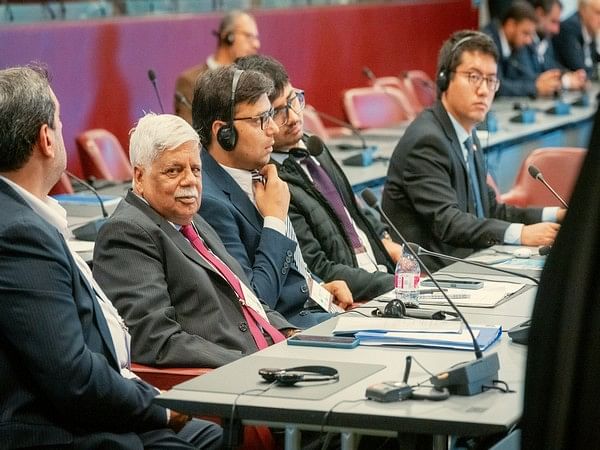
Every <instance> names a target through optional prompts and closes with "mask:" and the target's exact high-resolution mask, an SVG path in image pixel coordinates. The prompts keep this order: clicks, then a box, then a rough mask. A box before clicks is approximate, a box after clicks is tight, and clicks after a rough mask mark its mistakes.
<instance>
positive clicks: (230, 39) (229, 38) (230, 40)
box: [223, 32, 235, 46]
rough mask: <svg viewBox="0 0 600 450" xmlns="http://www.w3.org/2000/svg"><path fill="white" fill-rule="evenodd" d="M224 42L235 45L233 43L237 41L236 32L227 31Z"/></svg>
mask: <svg viewBox="0 0 600 450" xmlns="http://www.w3.org/2000/svg"><path fill="white" fill-rule="evenodd" d="M223 42H224V43H225V44H227V45H229V46H231V45H233V43H234V42H235V34H234V33H231V32H229V33H227V34H226V35H225V36H224V37H223Z"/></svg>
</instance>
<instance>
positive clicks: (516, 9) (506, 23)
mask: <svg viewBox="0 0 600 450" xmlns="http://www.w3.org/2000/svg"><path fill="white" fill-rule="evenodd" d="M536 23H537V17H536V15H535V10H534V9H533V7H532V6H531V5H530V4H529V3H527V2H526V1H524V0H517V1H515V2H513V3H512V4H511V5H510V7H509V8H508V9H507V10H506V12H505V14H504V17H503V18H502V21H501V22H491V23H490V24H488V25H487V26H486V27H485V28H484V30H483V31H484V32H485V33H486V34H488V35H489V36H491V38H492V39H493V40H494V44H495V45H496V48H497V49H498V53H499V59H498V79H499V80H500V89H499V90H498V95H499V96H530V97H537V96H548V95H553V94H554V93H555V92H558V91H559V90H560V88H561V81H560V70H559V69H557V68H551V69H548V70H545V71H538V70H536V69H535V68H534V67H533V66H531V64H528V62H527V56H526V52H527V46H529V45H531V44H532V43H533V39H534V35H535V29H536Z"/></svg>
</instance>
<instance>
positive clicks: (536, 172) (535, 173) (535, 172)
mask: <svg viewBox="0 0 600 450" xmlns="http://www.w3.org/2000/svg"><path fill="white" fill-rule="evenodd" d="M527 171H528V172H529V175H531V176H532V178H534V179H536V180H538V181H541V182H542V184H543V185H544V186H546V188H547V189H548V190H549V191H550V192H551V193H552V195H554V197H555V198H556V199H557V200H558V201H559V202H561V203H562V205H563V206H564V207H565V208H566V209H568V208H569V205H567V202H565V201H564V200H563V199H562V197H561V196H560V195H558V193H557V192H556V191H555V190H554V189H552V186H550V185H549V184H548V182H547V181H546V180H545V179H544V175H542V172H541V171H540V169H538V168H537V167H536V166H534V165H533V164H530V165H529V167H528V168H527Z"/></svg>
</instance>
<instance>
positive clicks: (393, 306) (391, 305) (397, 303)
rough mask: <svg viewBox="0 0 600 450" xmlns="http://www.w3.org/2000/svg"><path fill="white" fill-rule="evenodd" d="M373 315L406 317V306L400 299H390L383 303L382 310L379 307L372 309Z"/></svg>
mask: <svg viewBox="0 0 600 450" xmlns="http://www.w3.org/2000/svg"><path fill="white" fill-rule="evenodd" d="M373 315H374V316H377V317H396V318H398V319H401V318H402V317H406V306H405V305H404V302H403V301H402V300H397V299H396V300H392V301H390V302H388V303H387V305H385V308H384V309H383V311H382V310H381V309H379V308H377V309H375V310H373Z"/></svg>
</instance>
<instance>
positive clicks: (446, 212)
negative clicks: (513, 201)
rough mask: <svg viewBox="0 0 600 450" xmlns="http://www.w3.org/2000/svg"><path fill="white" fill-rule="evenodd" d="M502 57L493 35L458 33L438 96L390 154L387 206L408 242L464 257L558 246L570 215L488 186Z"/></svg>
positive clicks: (441, 66)
mask: <svg viewBox="0 0 600 450" xmlns="http://www.w3.org/2000/svg"><path fill="white" fill-rule="evenodd" d="M497 61H498V52H497V50H496V47H495V46H494V43H493V42H492V40H491V39H490V38H489V37H488V36H486V35H485V34H483V33H480V32H477V31H459V32H456V33H454V34H453V35H452V36H451V37H450V39H448V40H447V41H446V42H445V43H444V44H443V46H442V49H441V50H440V55H439V59H438V74H437V84H438V101H437V102H436V103H435V104H434V105H433V106H432V107H431V108H429V109H426V110H424V111H423V112H422V113H421V114H420V115H419V116H418V117H417V118H416V119H415V120H414V121H413V122H412V123H411V125H410V126H409V127H408V128H407V130H406V132H405V133H404V135H403V137H402V139H400V142H398V145H397V146H396V149H395V150H394V153H393V155H392V158H391V160H390V166H389V169H388V175H387V181H386V183H385V187H384V191H383V198H382V207H383V209H384V211H385V212H386V214H388V215H389V217H390V219H391V220H392V221H393V222H394V223H395V224H396V226H397V227H398V228H399V229H400V231H401V232H402V233H403V234H404V236H405V237H406V239H407V240H409V241H412V242H415V243H417V244H419V245H421V246H422V247H425V248H427V249H429V250H433V251H434V252H439V253H445V254H450V255H453V256H456V257H459V258H462V257H466V256H468V255H469V254H470V253H472V252H473V251H474V250H475V249H478V248H485V247H490V246H492V245H495V244H502V243H505V244H516V245H531V246H536V245H551V244H552V242H553V241H554V238H555V237H556V233H557V232H558V229H559V225H557V224H555V223H550V222H556V221H559V222H560V221H562V219H563V217H564V214H565V210H564V209H560V210H559V209H558V208H544V209H543V210H542V209H539V208H526V209H525V208H516V207H513V206H509V205H505V204H502V203H498V202H497V201H496V196H495V193H494V191H493V190H492V189H491V188H490V187H489V186H488V185H487V184H486V175H487V169H486V165H485V160H484V156H483V154H482V151H481V145H480V143H479V140H478V139H477V136H476V134H475V133H474V131H475V125H477V124H478V123H479V122H482V121H483V120H484V119H485V116H486V114H487V112H488V110H489V108H490V105H491V103H492V100H493V99H494V94H495V93H496V91H497V90H498V88H499V84H500V82H499V80H498V77H497V71H498V65H497ZM541 221H543V222H542V223H538V222H541ZM429 263H431V264H432V265H431V268H433V267H440V266H441V265H443V263H442V262H441V261H438V260H436V261H431V260H430V261H429Z"/></svg>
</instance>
